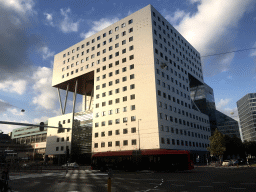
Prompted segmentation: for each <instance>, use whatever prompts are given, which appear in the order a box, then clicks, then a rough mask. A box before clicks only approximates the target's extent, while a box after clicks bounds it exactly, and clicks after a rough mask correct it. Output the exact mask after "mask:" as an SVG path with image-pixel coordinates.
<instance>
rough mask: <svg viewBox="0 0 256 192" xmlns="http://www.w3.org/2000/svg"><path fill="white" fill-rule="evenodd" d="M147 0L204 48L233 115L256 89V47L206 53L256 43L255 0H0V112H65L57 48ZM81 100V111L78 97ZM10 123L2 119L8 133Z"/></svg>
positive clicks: (14, 115)
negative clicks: (57, 80) (57, 81)
mask: <svg viewBox="0 0 256 192" xmlns="http://www.w3.org/2000/svg"><path fill="white" fill-rule="evenodd" d="M148 4H151V5H153V6H154V7H155V8H156V9H157V10H158V11H159V12H160V13H161V14H162V15H163V16H164V17H165V18H166V19H167V20H168V21H169V22H170V23H171V24H172V25H173V26H174V27H175V28H176V29H177V30H179V31H180V33H181V34H182V35H183V36H184V37H185V38H186V39H187V40H188V41H189V42H190V43H191V44H192V45H193V46H194V47H195V48H196V49H197V50H198V51H199V52H200V53H201V57H202V63H203V72H204V80H205V82H206V83H207V84H208V85H209V86H210V87H212V88H213V90H214V94H215V102H216V106H217V109H218V110H220V111H222V112H224V113H225V114H227V115H230V112H234V116H236V115H237V109H236V102H237V100H239V99H240V98H241V97H243V96H244V95H246V94H247V93H252V92H256V89H255V85H256V84H255V83H256V49H254V50H249V51H241V52H236V53H229V54H223V55H218V56H211V57H203V56H207V55H214V54H218V53H224V52H231V51H235V50H240V49H248V48H252V47H256V33H255V31H256V10H255V8H254V7H255V4H256V2H255V1H254V0H243V1H241V0H225V1H223V0H212V1H209V0H184V1H180V0H172V1H170V0H169V1H168V0H148V1H144V0H140V1H134V0H130V1H123V0H119V1H117V0H101V1H99V0H83V1H82V0H65V1H63V0H52V1H39V0H8V1H6V0H0V26H1V31H0V58H1V59H0V69H1V70H0V120H1V121H17V122H26V123H40V122H41V121H45V120H47V119H48V118H49V117H53V116H56V115H60V107H59V103H58V96H57V90H56V89H55V88H52V87H51V77H52V65H53V59H54V55H55V54H57V53H59V52H61V51H62V50H64V49H66V48H68V47H70V46H72V45H73V44H75V43H78V42H80V41H81V40H83V39H84V38H86V37H88V36H90V35H92V34H93V33H96V32H98V31H100V30H102V29H103V28H105V27H107V26H109V25H111V24H112V23H114V22H116V21H118V20H120V19H122V18H124V17H126V16H127V15H129V14H131V13H133V12H135V11H137V10H139V9H141V8H143V7H145V6H147V5H148ZM62 94H63V92H62ZM71 95H72V94H70V98H69V101H68V110H69V111H71V105H72V102H71V99H72V98H71ZM77 102H78V105H77V106H78V107H77V109H76V110H77V111H79V110H81V107H80V106H79V103H81V97H78V101H77ZM21 109H25V110H26V112H25V113H21V112H20V110H21ZM234 118H235V119H237V117H234ZM13 128H17V126H8V125H0V130H2V131H3V132H4V133H8V132H10V131H12V129H13Z"/></svg>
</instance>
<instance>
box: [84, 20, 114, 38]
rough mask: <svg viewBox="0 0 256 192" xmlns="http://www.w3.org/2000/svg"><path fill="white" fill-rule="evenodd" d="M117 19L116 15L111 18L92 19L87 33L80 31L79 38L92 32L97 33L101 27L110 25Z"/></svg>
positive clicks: (85, 36)
mask: <svg viewBox="0 0 256 192" xmlns="http://www.w3.org/2000/svg"><path fill="white" fill-rule="evenodd" d="M118 20H119V19H118V18H117V17H115V18H113V19H108V18H102V19H100V20H99V21H93V22H92V23H93V25H92V28H91V29H90V30H89V31H88V32H87V33H81V34H80V37H81V38H84V39H85V38H87V37H90V36H92V35H93V34H95V33H97V32H98V31H101V30H102V29H105V28H106V27H108V26H110V25H112V24H113V23H115V22H117V21H118Z"/></svg>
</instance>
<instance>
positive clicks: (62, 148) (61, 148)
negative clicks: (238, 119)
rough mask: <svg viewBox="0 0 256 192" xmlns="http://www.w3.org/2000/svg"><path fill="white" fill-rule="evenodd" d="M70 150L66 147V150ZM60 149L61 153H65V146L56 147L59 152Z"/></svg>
mask: <svg viewBox="0 0 256 192" xmlns="http://www.w3.org/2000/svg"><path fill="white" fill-rule="evenodd" d="M68 148H69V147H68V146H66V150H67V149H68ZM59 149H60V150H61V151H63V150H64V146H61V147H56V151H59Z"/></svg>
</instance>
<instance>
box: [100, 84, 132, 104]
mask: <svg viewBox="0 0 256 192" xmlns="http://www.w3.org/2000/svg"><path fill="white" fill-rule="evenodd" d="M133 85H134V84H133ZM130 88H131V89H134V87H133V86H132V87H130ZM126 89H127V87H126ZM109 93H111V94H112V90H111V91H109ZM116 93H119V88H118V89H116ZM111 94H110V95H111ZM134 98H135V95H131V96H130V100H133V99H134ZM120 101H121V99H120V98H116V99H115V103H116V104H118V103H120ZM122 101H123V102H126V101H128V97H127V96H124V97H123V98H122ZM107 103H108V105H112V104H113V100H109V101H108V102H106V101H103V102H102V103H101V106H102V107H105V106H106V105H107ZM99 107H100V103H96V105H95V108H99ZM134 107H135V106H134Z"/></svg>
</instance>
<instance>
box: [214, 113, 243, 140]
mask: <svg viewBox="0 0 256 192" xmlns="http://www.w3.org/2000/svg"><path fill="white" fill-rule="evenodd" d="M215 115H216V119H217V129H218V130H219V131H220V132H221V133H222V134H224V135H228V136H230V137H233V136H234V135H235V136H236V137H238V138H241V136H240V131H239V125H238V122H237V121H236V120H235V119H233V118H231V117H229V116H227V115H225V114H224V113H222V112H220V111H218V110H216V111H215Z"/></svg>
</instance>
